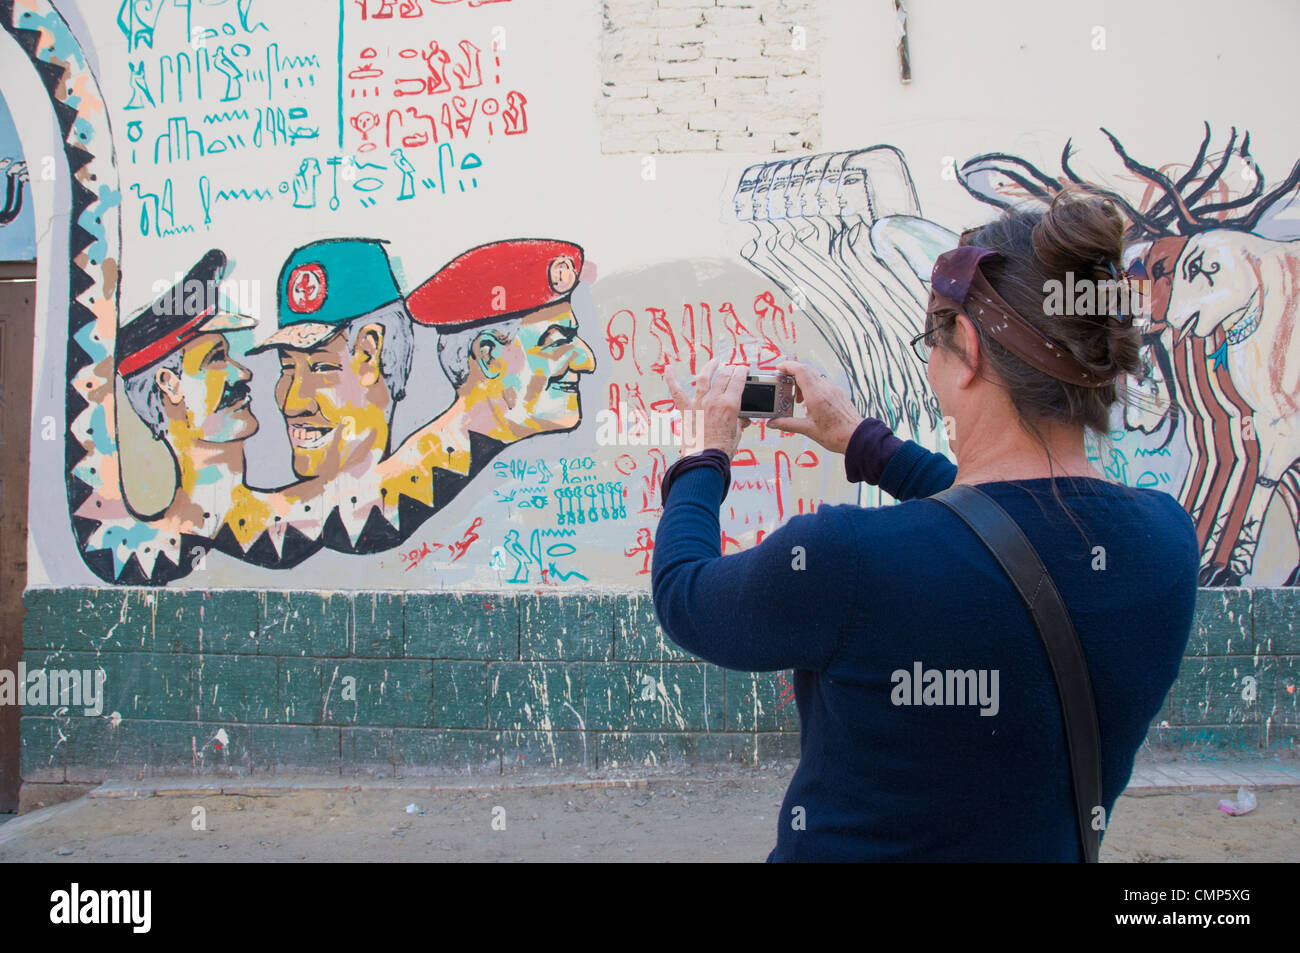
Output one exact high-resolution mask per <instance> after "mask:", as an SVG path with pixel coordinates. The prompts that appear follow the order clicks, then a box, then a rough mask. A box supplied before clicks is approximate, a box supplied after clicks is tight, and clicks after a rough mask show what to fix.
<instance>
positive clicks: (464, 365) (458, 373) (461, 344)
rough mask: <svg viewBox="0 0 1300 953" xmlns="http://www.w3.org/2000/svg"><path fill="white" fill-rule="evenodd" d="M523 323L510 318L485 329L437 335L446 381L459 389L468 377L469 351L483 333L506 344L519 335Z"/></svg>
mask: <svg viewBox="0 0 1300 953" xmlns="http://www.w3.org/2000/svg"><path fill="white" fill-rule="evenodd" d="M523 323H524V319H523V318H522V317H520V318H510V319H507V320H505V321H501V322H499V323H497V324H489V325H487V326H486V327H484V326H480V327H477V328H469V329H468V330H465V331H452V332H451V333H449V334H439V335H438V363H439V364H441V365H442V371H443V373H444V374H446V375H447V380H449V381H451V386H452V387H460V385H461V384H463V383H465V380H466V378H468V377H469V355H470V350H471V349H472V348H473V346H474V342H475V340H477V339H478V336H479V335H480V334H483V333H484V332H485V331H486V332H491V334H492V336H493V337H494V338H496V339H497V340H498V341H499V342H501V343H502V344H507V343H509V342H510V341H511V340H513V339H514V336H515V335H516V334H518V333H519V328H520V327H522V326H523Z"/></svg>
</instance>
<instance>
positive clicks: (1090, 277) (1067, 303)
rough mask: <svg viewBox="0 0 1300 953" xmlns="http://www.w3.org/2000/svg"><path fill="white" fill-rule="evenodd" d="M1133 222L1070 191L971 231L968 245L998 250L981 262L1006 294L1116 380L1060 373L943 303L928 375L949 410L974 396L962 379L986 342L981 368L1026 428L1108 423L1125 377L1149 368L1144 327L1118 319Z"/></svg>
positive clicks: (965, 239)
mask: <svg viewBox="0 0 1300 953" xmlns="http://www.w3.org/2000/svg"><path fill="white" fill-rule="evenodd" d="M1124 224H1125V223H1124V219H1123V218H1122V216H1121V215H1120V213H1119V211H1118V210H1117V209H1116V208H1115V207H1114V205H1112V204H1111V203H1110V202H1107V201H1106V200H1104V199H1101V198H1097V197H1095V196H1091V195H1089V194H1087V193H1084V192H1078V191H1066V192H1062V193H1061V194H1060V195H1058V196H1057V198H1056V200H1055V201H1054V202H1053V203H1052V206H1051V207H1050V208H1049V209H1046V210H1040V209H1035V210H1031V211H1011V212H1007V213H1005V214H1004V215H1002V216H1000V217H999V218H997V219H995V220H994V221H993V222H990V223H989V224H988V225H985V226H983V227H982V228H978V229H972V230H970V231H968V232H967V233H965V234H964V235H963V236H962V242H961V244H962V245H977V246H979V247H981V248H986V249H989V250H991V251H993V252H996V253H997V255H996V256H990V257H987V258H985V259H984V260H982V261H981V262H980V264H979V268H980V271H981V272H982V274H983V275H984V277H985V278H986V279H987V281H988V283H989V285H991V286H992V288H993V290H994V291H995V292H996V293H997V295H998V296H999V297H1001V298H1002V300H1003V301H1005V302H1006V303H1007V304H1008V305H1010V306H1011V307H1012V308H1013V309H1014V310H1015V312H1016V314H1017V315H1019V316H1020V317H1021V318H1023V319H1024V320H1025V321H1027V322H1028V323H1029V324H1031V325H1033V327H1034V328H1036V329H1037V330H1038V331H1040V332H1042V333H1043V334H1044V335H1046V336H1047V337H1048V338H1049V339H1051V341H1052V342H1054V343H1055V345H1057V346H1058V347H1060V348H1061V349H1062V350H1064V351H1065V352H1066V353H1068V354H1069V355H1070V356H1071V357H1073V359H1074V361H1076V362H1077V363H1078V365H1081V366H1082V367H1083V368H1084V369H1086V370H1087V371H1088V372H1090V373H1091V374H1092V375H1094V376H1095V377H1097V378H1100V379H1104V380H1107V381H1108V383H1105V384H1103V385H1102V386H1100V387H1090V386H1084V385H1082V384H1074V383H1068V382H1066V381H1063V380H1060V379H1058V378H1057V377H1054V376H1052V375H1050V374H1048V373H1046V372H1045V371H1043V370H1040V369H1038V368H1037V367H1034V366H1032V365H1031V364H1029V363H1027V362H1026V361H1025V360H1023V359H1022V358H1021V357H1019V356H1017V355H1016V354H1014V353H1012V351H1010V350H1009V349H1008V348H1007V347H1005V346H1004V345H1003V344H1002V343H1000V342H999V341H998V340H995V339H994V338H993V337H992V336H991V335H990V334H988V333H986V332H985V331H982V330H980V329H979V328H978V327H977V325H976V324H975V323H974V322H972V321H971V320H970V319H969V318H968V317H967V316H966V315H964V314H963V315H961V316H960V317H958V315H957V313H956V312H954V311H952V310H948V311H943V310H939V311H936V312H934V313H931V314H930V315H929V316H928V318H927V325H926V327H927V330H929V331H933V333H932V334H931V335H930V336H929V340H930V343H931V344H932V345H933V346H934V347H935V348H936V350H935V351H934V352H933V353H932V355H931V358H930V362H929V370H928V373H929V376H930V383H931V386H932V387H933V388H934V390H935V393H936V394H937V396H938V397H939V401H940V404H941V406H943V407H944V413H945V414H951V413H952V409H951V405H954V404H957V403H961V402H963V401H967V402H969V401H971V400H973V399H974V398H973V397H972V394H970V393H965V391H966V390H967V388H964V387H961V386H959V385H960V384H961V383H962V382H966V381H969V380H970V379H971V373H972V371H973V367H972V361H971V360H970V356H971V355H973V353H974V351H975V350H976V349H978V354H979V365H978V375H977V376H978V377H980V378H982V379H984V380H987V381H989V382H990V383H994V384H996V385H997V386H998V387H999V388H1001V389H1003V390H1005V393H1006V397H1007V398H1008V399H1009V401H1010V404H1011V405H1012V406H1013V407H1014V409H1015V412H1016V415H1017V417H1018V418H1019V422H1020V424H1021V426H1022V427H1024V428H1025V429H1026V430H1028V431H1029V432H1030V433H1031V434H1035V435H1039V431H1040V428H1042V427H1043V426H1044V425H1048V426H1050V427H1052V428H1053V429H1059V428H1089V429H1091V430H1093V431H1095V432H1097V433H1105V432H1106V431H1108V430H1109V421H1110V410H1111V407H1112V405H1113V404H1114V403H1115V402H1116V401H1117V400H1118V399H1119V386H1120V384H1119V382H1120V380H1121V379H1122V378H1123V376H1124V375H1126V374H1136V373H1138V372H1139V371H1140V369H1141V359H1140V356H1139V351H1140V348H1141V344H1142V339H1141V331H1140V330H1139V329H1138V328H1136V327H1134V326H1133V324H1132V322H1131V319H1130V320H1125V321H1118V320H1116V319H1115V314H1116V309H1115V307H1114V305H1116V304H1119V305H1123V304H1124V303H1125V302H1124V298H1123V296H1122V292H1123V288H1122V287H1121V286H1120V285H1119V283H1118V282H1117V281H1116V280H1115V276H1116V275H1119V274H1121V273H1122V269H1123V264H1122V261H1121V256H1122V254H1123V244H1124V243H1123V239H1124ZM1080 292H1083V293H1084V295H1085V297H1084V298H1080V297H1078V295H1079V294H1080ZM1088 295H1090V296H1091V302H1092V305H1093V306H1092V307H1083V308H1079V307H1076V305H1077V304H1080V303H1082V304H1085V305H1086V304H1087V298H1086V296H1088ZM1081 311H1082V312H1089V311H1091V312H1094V313H1079V312H1081ZM1096 312H1100V313H1096ZM981 393H983V397H981V398H979V399H984V400H987V399H989V394H988V392H987V391H982V392H981ZM945 400H946V401H947V402H946V403H945ZM963 409H964V410H966V411H973V412H979V410H980V408H979V407H970V406H967V407H965V408H963Z"/></svg>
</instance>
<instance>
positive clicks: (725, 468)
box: [659, 449, 731, 506]
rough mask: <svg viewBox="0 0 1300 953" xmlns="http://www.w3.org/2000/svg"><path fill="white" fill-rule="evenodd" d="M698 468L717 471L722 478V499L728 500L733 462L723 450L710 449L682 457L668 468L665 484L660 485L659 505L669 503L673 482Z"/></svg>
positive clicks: (664, 479)
mask: <svg viewBox="0 0 1300 953" xmlns="http://www.w3.org/2000/svg"><path fill="white" fill-rule="evenodd" d="M696 467H709V468H710V469H713V470H717V471H718V473H719V474H720V475H721V476H722V499H723V500H725V499H726V498H727V491H728V490H730V489H731V460H730V458H729V457H728V456H727V455H726V454H725V453H723V452H722V451H721V450H713V449H709V450H701V451H700V452H699V453H693V454H691V455H690V456H688V457H682V458H681V459H680V460H678V461H677V462H676V463H674V464H673V465H672V466H670V467H669V468H668V470H667V471H666V472H665V473H664V478H663V482H662V483H661V484H660V485H659V503H660V505H661V506H662V505H664V504H665V503H667V502H668V489H669V487H671V486H672V483H673V480H675V479H677V477H679V476H681V475H682V474H683V473H685V472H686V471H687V470H693V469H695V468H696ZM719 502H721V500H720V501H719Z"/></svg>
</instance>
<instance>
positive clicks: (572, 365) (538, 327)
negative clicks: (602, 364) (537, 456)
mask: <svg viewBox="0 0 1300 953" xmlns="http://www.w3.org/2000/svg"><path fill="white" fill-rule="evenodd" d="M595 369H596V359H595V357H594V356H593V354H592V350H591V347H590V346H589V345H588V344H587V342H586V341H584V340H583V339H582V338H580V337H578V320H577V318H575V317H574V316H573V311H572V309H571V308H570V306H569V305H568V304H565V303H561V304H557V305H553V306H552V307H549V308H543V309H541V310H539V311H535V312H533V313H532V314H530V315H528V316H527V317H525V318H524V321H523V323H522V324H521V325H520V327H519V333H518V334H516V335H515V338H514V340H512V341H510V342H508V343H506V344H498V345H496V347H495V348H494V352H493V358H492V361H491V364H490V366H489V369H488V371H487V372H486V375H485V377H484V379H481V380H477V381H476V382H475V385H474V386H475V390H476V392H477V393H475V394H473V395H471V398H470V403H471V406H472V405H473V404H474V403H478V402H479V401H481V400H484V399H487V400H488V401H490V402H491V403H492V404H493V405H495V408H496V409H495V410H494V416H497V417H504V419H505V422H506V425H507V427H508V428H509V429H510V430H511V432H513V433H514V434H515V435H516V436H519V437H525V436H528V435H529V434H530V433H544V432H547V431H555V430H572V429H573V428H574V427H576V426H578V424H579V423H581V421H582V405H581V402H580V400H579V395H578V381H579V375H580V374H588V373H590V372H592V371H594V370H595ZM487 375H490V376H487Z"/></svg>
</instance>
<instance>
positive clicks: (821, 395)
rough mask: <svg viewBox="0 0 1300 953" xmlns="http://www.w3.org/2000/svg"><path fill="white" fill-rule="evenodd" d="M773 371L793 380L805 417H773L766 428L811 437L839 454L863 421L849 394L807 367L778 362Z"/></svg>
mask: <svg viewBox="0 0 1300 953" xmlns="http://www.w3.org/2000/svg"><path fill="white" fill-rule="evenodd" d="M776 369H777V371H778V372H780V373H782V374H789V375H790V376H791V377H793V378H794V383H795V388H794V399H795V401H797V402H798V403H801V404H804V405H805V406H806V407H807V410H808V414H807V416H806V417H773V418H772V419H771V420H769V421H768V422H767V423H768V426H769V427H775V428H776V429H777V430H782V431H785V432H786V433H798V434H803V435H804V436H807V437H812V438H813V439H814V440H816V441H817V442H818V443H819V444H821V445H822V446H823V447H825V448H826V449H827V450H831V451H834V452H835V453H843V452H844V451H845V450H846V449H847V448H848V445H849V438H850V437H852V436H853V431H855V430H857V429H858V424H860V423H862V420H863V418H862V415H861V414H860V413H858V409H857V408H856V407H854V406H853V401H852V400H850V399H849V395H848V394H846V393H844V391H842V390H840V389H839V388H838V387H836V386H835V385H834V384H832V383H831V382H830V381H828V380H827V379H826V378H825V376H823V375H821V374H819V373H818V372H817V371H816V370H814V369H813V368H812V367H811V366H809V365H807V364H801V363H799V362H798V361H782V362H781V363H780V364H778V365H776Z"/></svg>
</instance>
